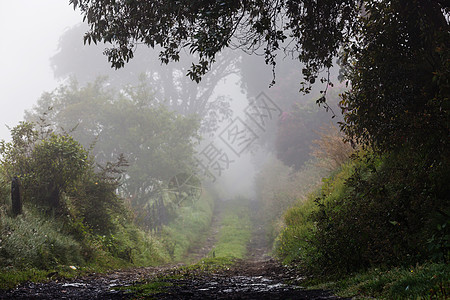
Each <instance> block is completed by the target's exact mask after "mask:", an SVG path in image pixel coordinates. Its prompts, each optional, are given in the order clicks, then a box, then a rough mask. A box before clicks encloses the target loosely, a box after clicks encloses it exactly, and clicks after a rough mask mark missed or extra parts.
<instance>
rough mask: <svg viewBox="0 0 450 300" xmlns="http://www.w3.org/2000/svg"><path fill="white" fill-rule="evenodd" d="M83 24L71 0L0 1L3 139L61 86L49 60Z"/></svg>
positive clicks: (0, 118)
mask: <svg viewBox="0 0 450 300" xmlns="http://www.w3.org/2000/svg"><path fill="white" fill-rule="evenodd" d="M81 21H82V16H81V15H80V13H79V11H74V10H73V7H72V6H69V0H0V140H1V139H6V140H8V139H9V138H10V136H9V130H8V129H7V128H6V126H5V124H6V125H8V126H10V127H13V126H15V125H17V123H18V122H19V121H20V120H22V118H23V113H24V110H25V109H30V108H31V107H32V106H33V104H34V103H35V102H36V100H37V99H38V98H39V97H40V95H41V94H42V93H43V92H49V91H52V90H53V89H54V88H56V87H57V86H58V82H57V81H56V80H55V79H54V78H53V73H52V70H51V67H50V61H49V59H50V57H51V56H52V55H53V54H55V52H56V50H57V46H58V39H59V37H60V36H61V35H62V33H63V32H64V31H65V30H66V29H68V28H70V27H72V26H73V25H75V24H77V23H79V22H81ZM80 38H82V37H80Z"/></svg>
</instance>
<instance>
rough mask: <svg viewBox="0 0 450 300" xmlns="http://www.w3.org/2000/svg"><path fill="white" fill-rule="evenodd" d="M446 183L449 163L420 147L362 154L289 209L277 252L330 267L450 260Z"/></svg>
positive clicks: (320, 268) (319, 269)
mask: <svg viewBox="0 0 450 300" xmlns="http://www.w3.org/2000/svg"><path fill="white" fill-rule="evenodd" d="M445 182H447V183H448V182H449V170H448V167H447V165H446V164H444V163H441V164H438V163H436V164H435V165H433V164H429V163H427V162H426V160H425V159H423V158H421V157H418V156H417V154H414V153H398V154H395V153H393V154H390V155H385V156H383V157H378V156H373V155H372V154H370V153H369V154H367V155H365V156H360V157H358V158H357V159H356V160H355V161H354V162H353V163H351V164H348V165H344V166H343V167H342V169H341V171H340V172H339V173H337V174H335V175H334V176H332V177H330V178H329V179H326V180H324V183H323V185H322V187H321V190H320V193H319V196H318V197H313V196H310V197H309V198H308V200H307V201H306V202H303V203H301V204H299V205H298V206H297V207H295V208H292V209H291V210H289V211H288V212H287V213H286V215H285V223H286V228H285V229H284V231H283V232H282V234H280V236H279V239H278V244H277V254H278V255H279V256H280V257H281V258H283V259H285V260H286V261H293V260H301V261H302V262H303V263H304V265H305V266H306V267H307V268H308V269H309V270H310V271H313V272H316V273H328V274H342V273H349V272H352V271H357V270H360V269H365V268H369V267H374V266H383V265H385V266H398V265H408V264H415V263H417V262H423V261H425V260H429V259H434V260H437V261H448V258H449V242H448V241H449V229H448V227H449V225H447V224H449V223H448V222H449V215H450V213H449V211H448V208H449V200H448V193H449V192H450V191H448V189H449V187H448V184H446V183H445ZM312 204H315V207H314V208H313V207H312V206H311V205H312Z"/></svg>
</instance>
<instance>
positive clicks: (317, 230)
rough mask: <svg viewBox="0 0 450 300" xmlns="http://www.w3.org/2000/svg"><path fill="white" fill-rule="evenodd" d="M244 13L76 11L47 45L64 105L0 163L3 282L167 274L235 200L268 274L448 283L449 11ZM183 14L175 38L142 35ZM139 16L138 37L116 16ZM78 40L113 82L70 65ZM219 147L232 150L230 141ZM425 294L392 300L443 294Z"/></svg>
mask: <svg viewBox="0 0 450 300" xmlns="http://www.w3.org/2000/svg"><path fill="white" fill-rule="evenodd" d="M244 2H245V3H246V5H241V2H240V1H216V2H214V3H211V4H210V5H204V4H194V3H193V2H192V3H191V2H189V3H188V2H186V1H174V2H173V3H172V4H171V5H169V4H167V6H161V7H159V9H160V10H154V9H153V7H152V5H153V4H150V2H148V3H147V2H142V3H140V2H133V1H130V2H126V3H123V4H121V5H123V8H124V9H123V10H120V12H121V14H118V15H117V16H116V15H115V14H114V13H115V12H116V9H117V7H116V6H114V5H112V3H111V2H110V1H102V0H91V1H88V0H84V1H71V3H72V4H73V5H74V7H76V8H79V9H80V10H81V12H82V13H83V14H86V18H87V19H86V20H87V22H88V25H89V27H85V26H76V27H74V28H71V29H69V30H68V31H67V32H66V33H65V34H64V35H63V36H62V37H61V40H60V45H59V50H58V53H57V54H56V55H55V56H53V58H52V59H51V62H52V66H53V70H54V74H55V76H56V77H57V78H59V79H60V80H61V85H60V87H59V88H57V89H55V90H54V91H50V92H46V93H44V94H43V95H42V96H41V98H40V99H38V101H37V103H36V105H35V106H34V107H33V108H31V109H30V110H28V111H27V112H26V113H25V119H26V122H22V123H20V124H19V125H18V126H16V127H14V128H12V129H11V134H12V137H13V138H12V141H11V142H8V143H7V142H2V143H1V144H0V154H1V166H0V168H1V169H0V171H1V173H0V179H1V181H0V195H1V199H2V208H1V211H0V212H1V216H2V219H1V220H2V223H1V227H0V230H1V243H2V244H1V245H2V246H1V248H0V253H1V255H2V256H1V260H0V266H1V267H2V268H14V269H18V270H20V269H23V268H26V267H30V266H31V267H35V268H40V269H43V268H49V267H60V266H67V265H69V264H77V265H83V266H89V265H90V264H94V265H95V264H97V265H95V267H99V266H100V267H104V266H106V265H108V264H110V263H111V262H112V263H111V265H112V266H125V265H128V266H129V265H146V264H147V265H148V264H158V263H162V262H167V261H182V260H183V259H185V258H186V257H187V256H186V255H187V254H188V252H189V250H190V249H192V246H193V245H194V244H195V243H198V242H199V241H202V238H204V236H205V235H206V234H207V232H208V226H210V224H211V220H212V218H213V215H217V213H218V212H217V211H216V210H215V208H216V209H217V203H218V201H225V200H227V199H231V198H235V196H241V197H246V198H251V200H252V201H254V203H256V207H258V208H259V210H258V213H259V215H258V216H259V219H260V220H262V221H263V223H264V226H265V230H266V234H267V236H268V237H269V238H268V241H269V245H268V246H269V248H272V250H273V252H272V254H273V255H274V256H276V257H277V258H279V259H281V260H283V261H284V262H286V263H290V264H293V265H295V266H297V267H301V268H303V270H304V272H305V274H310V275H314V276H317V277H319V278H323V277H322V276H325V278H333V276H343V275H345V276H348V275H350V274H351V273H352V272H365V271H367V270H372V269H373V268H379V267H382V268H387V269H388V268H395V267H405V266H409V265H415V264H418V265H420V264H423V265H427V264H432V266H433V267H430V268H429V269H432V270H436V269H439V270H440V269H441V267H442V266H443V265H444V264H445V263H448V259H449V231H448V228H450V225H449V224H450V223H449V222H450V221H449V220H450V219H449V215H450V213H449V206H448V194H449V191H448V189H449V187H448V184H447V183H448V179H449V168H448V158H449V157H450V156H449V155H448V153H449V151H448V150H449V149H448V132H449V131H448V124H449V122H448V117H449V114H448V91H449V84H448V82H449V81H448V64H449V60H448V57H449V50H448V45H449V43H448V41H449V35H448V15H449V8H448V6H447V5H446V4H444V3H443V2H442V1H430V2H429V3H428V4H426V3H425V2H423V1H412V2H408V3H406V2H402V1H389V2H386V1H343V2H342V1H325V2H323V3H320V4H318V3H313V2H311V3H310V2H307V1H300V2H301V3H302V5H303V6H301V5H300V4H298V3H297V2H295V1H281V2H276V3H275V2H273V1H268V2H265V3H264V5H262V6H261V5H259V4H261V3H259V2H257V1H244ZM244 2H242V3H244ZM96 4H102V5H104V6H102V5H100V6H99V5H96ZM98 7H102V9H98ZM303 8H308V9H303ZM180 10H183V11H184V12H185V14H183V15H176V16H177V17H178V19H177V20H178V21H177V22H178V23H177V26H178V27H176V26H175V25H174V24H172V23H170V22H169V23H170V24H172V25H174V26H175V27H173V28H177V29H178V30H172V29H173V28H172V27H170V26H169V25H170V24H169V23H167V22H165V23H164V22H160V23H151V24H157V25H155V26H151V27H150V28H151V30H149V31H145V30H143V28H144V27H145V26H144V25H145V24H146V23H145V22H147V21H148V20H150V19H151V20H160V18H163V17H164V16H166V15H167V16H172V17H173V16H174V14H176V13H177V12H179V11H180ZM143 11H146V12H148V14H146V16H149V15H150V16H152V18H153V19H152V18H150V19H141V20H139V19H135V18H139V16H140V14H131V15H127V14H128V13H129V12H143ZM105 13H109V14H110V15H108V18H103V14H105ZM124 14H125V15H127V16H128V17H129V18H128V19H127V18H123V19H122V18H121V17H124ZM241 14H242V15H241ZM239 16H242V17H240V18H239ZM244 17H245V18H244ZM164 18H165V17H164ZM164 18H163V19H164ZM125 19H126V20H129V21H130V22H125V21H124V20H125ZM164 20H166V19H164ZM166 21H167V20H166ZM282 21H285V22H282ZM200 24H201V25H202V26H199V25H200ZM147 25H148V24H147ZM167 26H169V27H170V28H167ZM117 28H127V29H129V30H128V31H126V30H125V31H120V32H119V31H117ZM165 30H166V31H167V30H168V31H167V32H170V33H171V34H170V35H167V39H161V35H160V33H161V32H159V31H162V32H166V31H165ZM84 32H87V33H86V34H85V38H84V39H85V42H89V43H88V44H91V43H90V42H91V41H93V42H95V43H97V42H101V41H103V42H108V43H110V42H112V43H113V44H112V48H109V49H107V50H106V51H105V54H106V55H107V56H108V59H109V63H111V64H112V65H113V67H115V68H118V69H119V70H113V69H110V68H109V67H110V65H109V63H108V62H107V60H106V58H105V57H103V56H102V52H103V48H104V45H84V46H82V45H81V44H82V41H80V36H82V35H83V33H84ZM80 42H81V44H80ZM140 44H145V45H147V46H150V48H148V49H147V48H145V49H144V48H143V47H140ZM233 46H234V48H238V49H241V50H242V49H244V50H245V49H247V50H249V51H247V52H251V54H258V50H261V49H264V51H263V53H262V56H263V58H262V60H261V58H260V57H258V56H257V55H247V53H245V51H244V52H239V51H232V50H231V49H228V48H230V47H231V48H233ZM183 48H185V50H187V51H184V52H183V51H182V50H183ZM282 50H284V53H285V54H286V57H285V58H284V59H281V58H280V55H278V54H280V53H281V52H282ZM188 52H189V54H188ZM158 60H159V61H161V62H162V63H163V64H159V61H158ZM192 60H195V61H196V63H192ZM336 61H337V62H338V63H339V65H336V64H335V62H336ZM264 62H265V63H266V64H267V65H268V66H267V65H265V64H264ZM274 76H275V77H274ZM302 80H303V81H302ZM301 81H302V82H301ZM316 81H317V82H316ZM269 86H270V88H269ZM299 90H301V91H302V92H304V93H305V94H300V93H299ZM260 95H265V96H266V97H267V98H266V99H267V100H270V101H269V102H270V103H272V104H273V106H272V109H273V111H274V112H275V111H276V114H275V113H274V115H273V116H271V117H270V122H267V123H264V124H262V123H258V120H259V121H262V120H263V119H262V117H263V116H264V117H266V115H262V114H261V111H259V113H260V114H259V115H257V116H256V115H255V114H254V111H255V110H253V113H252V110H251V109H252V105H255V103H257V100H258V97H259V96H260ZM235 98H242V99H243V100H241V103H239V101H235ZM242 101H243V102H245V103H244V104H242ZM269 102H264V103H265V104H267V103H269ZM249 107H250V108H249ZM253 108H254V107H253ZM265 113H267V111H266V112H265ZM255 116H256V117H259V118H260V119H256V118H255ZM265 120H266V121H267V120H268V119H265ZM262 125H264V126H262ZM233 126H234V127H233ZM239 126H241V127H239ZM232 128H234V129H233V130H236V133H237V132H240V131H242V128H246V131H247V134H246V135H242V137H239V139H240V140H239V141H237V140H236V139H237V138H238V137H237V136H238V135H234V136H231V134H230V132H231V131H230V130H231V129H232ZM239 128H241V129H239ZM227 134H228V135H227ZM230 139H234V140H233V143H234V142H237V143H236V144H233V143H231V142H230ZM217 140H219V141H221V142H222V143H223V145H224V147H223V148H219V147H216V146H215V144H214V143H216V141H217ZM205 145H206V147H205ZM213 146H214V147H213ZM212 150H214V151H215V152H214V153H212V152H211V151H212ZM216 150H217V151H216ZM227 151H228V152H227ZM212 154H214V159H216V160H214V159H212V158H213V157H212ZM201 155H204V157H206V158H207V159H209V160H210V161H207V162H206V165H205V162H204V161H201V160H199V156H201ZM219 160H221V162H224V163H226V166H227V167H226V168H222V167H220V166H219V167H220V169H218V168H219V167H218V165H217V164H214V163H217V162H218V161H219ZM208 168H209V169H208ZM205 169H207V170H206V171H208V172H210V173H211V172H213V171H216V173H215V174H213V175H214V179H215V180H214V182H211V180H209V179H208V177H210V176H205V175H208V174H207V173H208V172H206V171H205ZM15 177H17V178H18V180H19V181H20V185H21V197H22V199H23V205H24V210H23V213H22V214H20V213H16V214H19V216H15V215H14V214H11V212H10V211H9V207H10V203H9V195H10V193H11V191H10V182H11V180H12V179H13V178H15ZM238 182H239V183H240V184H241V185H242V186H244V187H243V188H242V189H241V190H238V188H237V186H238V185H237V183H238ZM243 183H245V184H243ZM237 198H238V197H237ZM238 199H239V198H238ZM233 203H239V200H237V201H235V202H233ZM243 211H244V210H243ZM245 211H247V210H245ZM229 213H230V216H231V217H229V219H231V220H233V219H236V218H237V217H236V216H237V215H239V218H240V219H242V218H245V216H244V215H243V214H238V213H237V211H234V212H233V210H232V209H230V210H229ZM234 215H236V216H234ZM239 218H237V219H239ZM226 220H228V218H227V219H226ZM246 221H248V220H246ZM227 222H228V221H226V222H225V221H224V224H225V223H227ZM242 223H243V224H244V223H245V224H246V225H245V226H244V227H245V228H237V229H236V228H233V227H232V226H231V224H228V223H227V225H230V228H228V229H227V230H228V231H229V232H241V237H243V238H239V239H237V240H238V241H239V243H240V244H239V245H238V246H237V247H236V249H240V250H239V257H240V258H242V257H244V256H245V255H244V254H243V253H244V252H245V250H244V249H245V245H244V246H243V245H242V243H245V241H244V240H245V239H247V237H248V234H249V232H250V229H249V227H250V225H249V226H247V225H248V224H247V223H246V222H242ZM249 224H250V222H249ZM31 227H36V228H40V229H39V230H40V231H39V232H35V231H34V229H33V228H31ZM244 229H245V230H244ZM20 235H23V236H26V237H28V240H29V241H28V242H27V241H25V240H24V239H22V238H20ZM30 241H31V242H30ZM243 241H244V242H243ZM33 245H34V246H33ZM224 247H225V246H224ZM14 248H17V249H22V250H23V251H22V250H21V251H22V252H20V251H18V252H19V253H20V256H23V257H27V258H26V259H22V260H21V259H19V258H18V257H17V255H15V252H14V251H13V249H14ZM26 248H27V249H29V250H25V249H26ZM225 248H226V249H228V248H229V246H228V245H227V246H226V247H225ZM231 248H233V247H231ZM226 252H227V253H228V250H227V251H226ZM231 252H232V251H231ZM227 255H228V254H227ZM231 255H232V254H231ZM435 265H437V267H436V268H435V267H434V266H435ZM430 272H434V271H430ZM433 278H434V279H436V278H438V279H436V280H434V279H433V281H432V282H431V283H430V282H428V283H427V284H429V285H427V284H424V286H425V288H423V289H422V290H420V291H418V292H414V293H416V294H408V293H409V292H405V294H402V295H406V297H408V296H411V295H414V296H420V297H422V296H426V295H428V294H427V293H428V292H426V290H427V289H428V291H429V290H430V289H429V286H430V285H431V286H432V287H433V289H434V288H436V286H439V285H442V283H443V282H448V275H442V276H441V275H439V276H438V275H436V277H433ZM399 284H400V283H399ZM401 284H403V283H401ZM393 285H394V284H393ZM383 288H384V287H383ZM386 288H387V287H386ZM424 291H425V292H424ZM373 293H386V291H385V290H383V291H379V290H376V288H374V290H373ZM389 293H390V292H389ZM392 293H394V292H392ZM445 293H446V290H444V291H443V292H442V294H443V295H445ZM383 295H385V294H383ZM392 295H397V294H395V293H394V294H392ZM433 295H435V294H433ZM438 296H439V295H438Z"/></svg>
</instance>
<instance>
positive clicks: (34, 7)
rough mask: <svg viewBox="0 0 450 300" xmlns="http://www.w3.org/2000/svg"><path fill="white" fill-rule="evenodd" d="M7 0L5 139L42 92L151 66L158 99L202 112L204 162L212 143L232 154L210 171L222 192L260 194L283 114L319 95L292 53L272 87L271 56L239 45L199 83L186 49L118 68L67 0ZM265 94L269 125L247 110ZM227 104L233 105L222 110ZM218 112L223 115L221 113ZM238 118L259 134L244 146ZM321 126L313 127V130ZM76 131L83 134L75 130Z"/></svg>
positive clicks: (126, 78) (3, 10) (144, 51)
mask: <svg viewBox="0 0 450 300" xmlns="http://www.w3.org/2000/svg"><path fill="white" fill-rule="evenodd" d="M0 3H1V4H0V5H1V6H0V22H1V23H0V24H1V26H0V30H1V32H0V33H1V36H2V38H3V41H4V42H2V44H1V48H0V54H1V57H2V58H3V59H2V61H1V68H0V70H1V71H0V72H1V73H0V74H1V75H0V76H1V80H0V82H1V83H0V88H1V90H2V96H1V97H2V98H1V101H2V104H3V105H2V109H1V111H0V114H1V126H0V139H6V140H8V139H9V130H8V128H7V127H6V125H7V126H9V127H13V126H15V125H16V124H17V123H18V122H19V121H20V120H22V119H23V116H24V111H25V110H31V109H32V107H33V106H35V105H36V101H37V100H38V99H39V98H40V97H41V95H42V93H44V92H51V91H53V90H55V88H57V87H58V86H60V85H61V84H64V82H67V80H69V78H75V79H76V80H77V81H78V82H79V84H80V86H85V85H86V84H88V83H90V82H93V81H94V80H96V78H97V77H98V76H100V75H106V76H109V77H108V79H107V80H106V81H107V82H106V85H107V86H108V87H112V88H116V89H121V88H123V86H124V85H125V84H130V83H131V84H137V83H138V82H139V78H140V77H139V76H140V74H141V73H142V72H146V74H147V80H148V83H149V85H150V88H151V89H152V93H153V95H154V97H155V98H156V99H157V100H158V101H159V102H161V103H162V102H164V103H167V105H168V106H169V107H170V108H171V109H172V110H175V111H177V112H179V113H181V114H184V115H192V114H193V113H198V114H199V115H200V116H201V117H202V129H201V135H202V137H203V138H202V142H201V144H200V145H198V147H197V148H196V151H197V159H198V160H201V157H200V158H199V156H201V155H202V153H203V152H202V151H203V150H205V149H207V148H205V147H208V145H210V143H211V145H214V147H216V148H217V150H218V151H219V152H220V155H222V156H221V157H222V158H225V157H226V159H227V165H226V167H224V168H223V169H220V170H219V169H218V168H216V169H215V170H214V167H213V168H212V169H211V165H210V166H209V167H210V168H209V170H208V172H212V173H214V172H215V173H214V174H212V173H211V175H212V177H213V178H212V179H213V180H212V181H213V182H214V184H215V186H216V188H217V189H218V190H220V193H221V197H223V198H232V197H235V196H237V195H244V196H246V197H248V198H253V197H254V195H255V194H254V187H253V184H254V180H255V179H254V175H255V173H256V172H258V171H259V169H261V168H262V167H263V165H264V162H265V160H266V158H267V157H268V154H269V153H270V152H273V153H274V150H275V149H274V143H275V139H276V136H277V134H276V132H277V124H278V123H279V122H280V118H281V114H282V113H283V112H287V111H290V110H291V109H292V105H293V104H295V103H299V104H302V103H303V104H304V103H306V102H307V100H308V99H309V100H308V101H311V99H312V98H314V97H317V91H316V92H315V93H314V91H313V93H312V94H313V95H312V96H311V95H310V96H302V95H301V94H300V93H299V92H298V90H299V87H300V86H299V81H298V80H297V79H298V74H294V75H292V74H289V72H291V71H289V70H292V66H291V62H290V60H289V59H288V58H285V59H284V60H283V59H280V60H281V67H277V74H279V73H281V74H282V76H281V80H280V79H278V78H276V81H277V84H276V85H275V86H274V87H272V88H269V84H270V83H271V81H272V79H273V78H272V70H271V67H269V66H266V65H265V64H264V58H263V57H249V56H247V55H245V54H244V55H243V54H242V53H237V51H234V52H230V51H228V52H225V54H224V55H223V56H222V60H223V62H224V63H222V64H221V63H220V58H219V62H218V63H216V65H215V66H213V69H212V71H211V72H210V73H209V74H207V75H206V76H205V78H204V80H202V82H201V83H200V85H197V84H196V83H194V82H190V81H189V80H188V79H187V77H185V76H184V74H186V71H187V68H188V66H189V65H190V63H191V62H192V61H195V59H193V58H192V57H189V55H187V54H183V55H182V60H181V62H177V63H171V64H169V65H168V66H166V65H162V66H161V64H160V63H159V61H158V59H157V52H155V51H153V52H152V51H150V50H148V48H147V47H143V46H142V47H139V48H138V49H137V52H136V56H135V58H134V59H132V60H131V61H130V62H129V63H128V64H127V65H126V66H125V67H124V68H123V69H120V70H113V69H111V68H110V66H109V63H108V62H107V58H106V57H105V56H104V55H103V54H102V51H103V49H104V47H105V46H104V45H98V46H94V45H91V46H87V45H83V42H82V36H83V33H84V32H85V30H86V28H87V27H86V25H81V24H80V22H81V19H82V17H81V16H80V14H79V12H78V11H74V10H73V9H72V7H70V6H69V5H68V3H67V1H60V0H46V1H39V2H37V1H31V0H29V1H13V2H12V1H2V2H0ZM64 34H65V35H64ZM240 55H242V56H240ZM283 65H284V68H285V69H287V71H285V70H284V69H283ZM299 70H300V68H298V70H297V71H299ZM283 72H285V74H284V75H283ZM182 73H184V74H182ZM243 77H245V78H244V79H245V80H243ZM171 80H172V81H173V82H170V81H171ZM175 81H176V82H175ZM261 93H263V95H264V97H267V99H269V102H268V103H269V104H270V103H272V105H275V106H273V111H272V113H273V114H272V113H271V112H270V111H268V112H269V114H270V117H267V116H266V115H265V117H264V118H263V117H261V116H262V115H264V113H267V112H258V114H262V115H258V118H260V121H262V122H263V123H264V124H258V121H257V120H254V119H252V117H251V114H252V113H249V110H248V109H249V105H250V103H252V101H255V99H257V97H258V96H259V95H261ZM202 97H203V98H205V99H206V100H205V101H209V104H207V105H205V104H203V108H200V109H199V107H198V106H196V105H193V104H192V103H193V102H195V101H197V100H199V99H201V98H202ZM217 99H219V100H217ZM220 99H222V100H220ZM216 100H217V101H216ZM202 101H203V100H202ZM263 101H265V100H263ZM180 103H182V105H180ZM183 103H188V105H185V104H183ZM194 104H195V103H194ZM303 104H302V105H303ZM88 105H89V103H88ZM227 105H229V106H228V111H226V110H225V111H221V109H223V108H227ZM250 106H251V105H250ZM250 110H251V107H250ZM220 111H221V112H220ZM214 114H218V116H215V117H214ZM211 115H213V117H211ZM329 116H330V117H331V115H329ZM234 122H238V123H239V122H240V123H239V124H238V125H240V126H244V127H247V128H248V133H247V134H250V135H252V136H251V137H249V138H250V140H249V142H248V143H244V144H242V143H241V145H243V146H242V147H241V148H242V149H239V150H238V152H236V149H233V147H232V145H230V144H229V143H228V142H227V141H226V137H225V136H226V134H227V132H226V130H229V129H230V128H231V127H229V126H235V125H236V124H237V123H234ZM205 124H206V125H205ZM318 124H319V123H317V124H315V125H314V126H315V127H314V126H313V127H312V129H308V130H307V132H309V133H312V130H313V129H314V128H315V129H317V128H318ZM69 125H70V126H74V125H76V124H75V123H73V124H69ZM208 126H209V127H208ZM308 126H310V125H308ZM308 126H307V127H308ZM311 126H312V125H311ZM206 127H208V128H209V129H205V128H206ZM244 127H242V128H244ZM228 135H229V133H228ZM75 137H76V138H78V136H77V135H76V134H75ZM242 138H243V137H242ZM309 139H311V138H309ZM81 142H83V141H81ZM89 142H92V140H85V141H84V144H85V146H88V145H89ZM305 145H306V146H305V147H306V148H305V149H306V150H304V151H303V152H304V156H305V157H306V155H307V152H309V149H308V147H309V146H308V145H307V143H306V142H305ZM305 153H306V154H305ZM125 154H126V153H125ZM200 163H201V162H200ZM219 168H221V167H219ZM176 172H177V171H170V172H169V171H168V172H167V173H168V174H169V175H166V176H168V177H170V176H174V175H176ZM203 175H204V174H203ZM209 179H211V178H209Z"/></svg>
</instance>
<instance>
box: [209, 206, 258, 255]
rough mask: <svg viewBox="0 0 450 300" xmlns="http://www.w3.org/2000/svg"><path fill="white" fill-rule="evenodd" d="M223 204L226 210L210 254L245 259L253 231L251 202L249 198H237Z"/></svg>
mask: <svg viewBox="0 0 450 300" xmlns="http://www.w3.org/2000/svg"><path fill="white" fill-rule="evenodd" d="M222 205H223V207H224V211H223V213H222V220H221V223H220V231H219V235H218V238H217V243H216V245H215V247H214V248H213V249H212V250H211V252H210V253H209V256H210V257H230V258H237V259H243V258H244V257H245V255H246V254H247V244H248V242H249V240H250V237H251V233H252V224H251V220H250V210H249V207H248V205H249V203H248V201H247V200H242V199H236V200H232V201H226V202H225V203H223V204H222Z"/></svg>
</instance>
